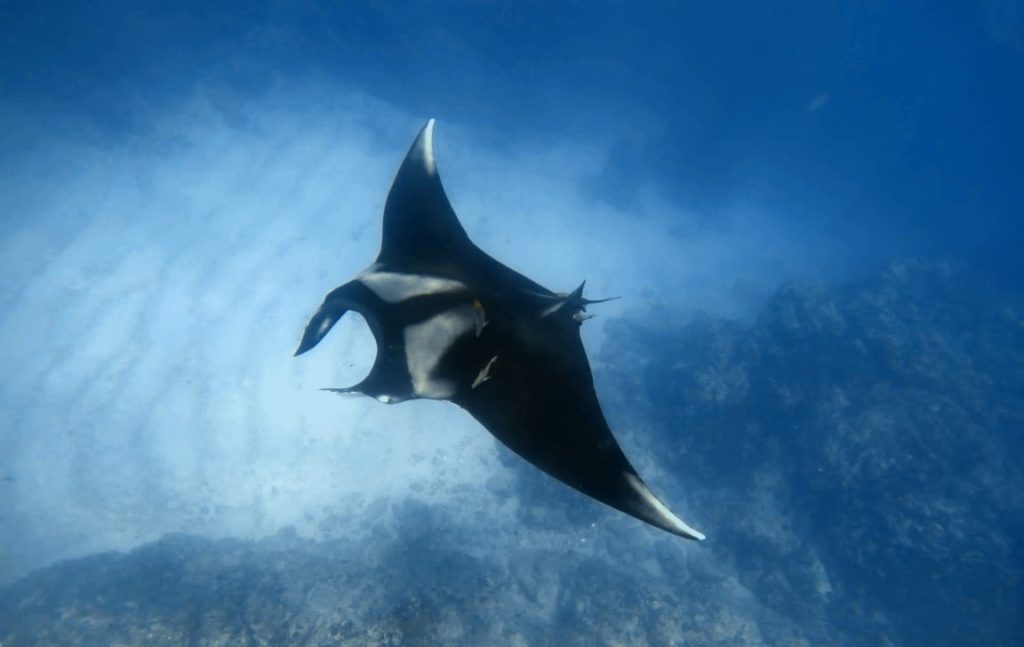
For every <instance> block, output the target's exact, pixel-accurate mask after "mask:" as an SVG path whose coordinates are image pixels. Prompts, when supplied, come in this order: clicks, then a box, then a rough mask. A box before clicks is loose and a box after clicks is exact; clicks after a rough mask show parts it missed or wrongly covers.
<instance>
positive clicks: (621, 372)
mask: <svg viewBox="0 0 1024 647" xmlns="http://www.w3.org/2000/svg"><path fill="white" fill-rule="evenodd" d="M679 316H680V315H679V314H678V313H675V312H671V311H668V310H666V311H654V312H649V313H644V314H642V315H639V314H638V315H637V316H631V317H629V318H625V319H621V320H618V321H615V322H610V323H609V327H608V333H609V339H610V340H611V341H610V342H609V343H607V344H605V346H604V349H603V352H602V353H600V354H599V355H598V356H597V357H596V358H595V359H596V362H595V365H596V366H597V369H596V371H595V373H596V374H597V376H598V385H599V390H600V392H601V396H602V399H603V402H604V406H605V409H606V411H607V412H608V416H609V419H610V421H611V422H612V426H613V428H615V429H619V430H623V431H622V434H623V435H624V437H626V438H627V439H628V441H629V444H630V447H631V448H632V452H631V453H632V455H634V456H648V457H656V458H652V459H647V460H646V463H645V464H656V465H657V466H658V468H659V469H660V470H662V471H663V472H666V473H668V474H669V475H670V476H671V475H675V476H676V477H678V480H679V481H680V482H684V483H685V484H686V488H687V490H688V491H687V497H688V499H687V500H688V505H687V512H690V511H693V514H692V515H691V514H687V515H685V516H686V517H687V518H688V519H687V520H688V521H693V522H694V525H696V526H697V527H699V528H701V529H702V530H704V531H706V532H707V533H708V535H709V539H708V540H707V541H706V542H703V543H701V544H693V543H687V542H681V541H680V540H678V539H676V538H673V537H668V536H662V535H660V534H658V533H655V532H653V531H651V532H645V533H637V532H636V531H635V529H634V527H633V526H630V525H629V524H630V521H629V520H620V519H617V518H616V519H615V520H614V521H612V522H609V523H607V524H604V526H603V528H598V529H594V528H592V527H591V524H592V522H593V519H594V517H593V510H592V509H593V506H589V505H588V504H587V503H586V502H581V500H580V497H577V496H576V495H574V494H571V493H568V491H567V490H566V489H565V488H563V487H562V486H560V485H558V484H555V483H553V482H551V481H550V480H549V479H546V478H545V477H541V476H538V475H537V474H536V473H535V472H534V471H533V470H531V469H529V468H526V467H522V466H519V465H518V464H517V463H515V462H514V461H511V459H510V464H512V465H514V466H515V472H514V474H515V479H514V481H513V483H512V485H511V486H508V487H506V488H504V489H502V488H496V491H495V496H496V497H517V498H518V499H519V500H520V505H519V506H518V508H517V513H516V514H517V524H515V525H513V526H503V527H500V528H494V527H488V526H487V525H486V520H484V519H481V520H479V521H478V522H476V523H475V522H474V519H472V518H467V517H466V516H465V515H461V516H459V515H453V514H452V511H446V510H442V509H438V508H436V507H430V506H426V505H424V504H421V503H417V502H415V501H406V502H391V503H388V504H387V508H388V509H387V511H386V514H387V516H388V519H389V520H390V521H389V524H387V525H386V526H385V525H382V526H381V528H380V530H379V532H377V533H376V534H372V535H371V537H372V540H370V541H367V540H366V539H365V538H364V539H361V540H359V541H355V540H351V541H349V540H346V539H344V538H339V539H336V540H331V541H321V542H313V541H310V540H306V539H303V538H301V537H298V536H295V534H294V533H291V532H288V531H284V532H282V533H279V534H278V535H276V536H274V537H270V538H267V539H263V540H259V541H237V540H230V539H219V540H213V539H207V538H201V537H196V536H188V535H168V536H166V537H164V538H163V539H161V540H160V541H157V542H154V543H151V544H147V545H144V546H141V547H139V548H137V549H135V550H133V551H131V552H128V553H108V554H100V555H94V556H90V557H87V558H83V559H78V560H73V561H66V562H62V563H59V564H56V565H53V566H50V567H48V568H45V569H41V570H38V571H35V572H34V573H32V574H30V575H28V576H27V577H24V578H22V579H21V580H19V581H17V582H15V583H13V584H10V585H8V586H6V587H4V588H3V589H0V644H2V645H3V646H4V647H9V646H13V645H33V644H62V645H63V644H104V645H115V644H126V645H136V644H138V645H143V644H144V645H185V644H196V645H206V644H209V645H217V644H224V645H282V644H289V645H303V644H305V645H332V644H353V645H357V644H358V645H361V644H369V645H436V644H465V645H555V644H558V645H595V644H601V645H603V644H607V645H673V644H691V645H700V644H716V645H717V644H734V645H756V644H769V645H781V644H786V645H799V644H805V645H820V644H850V645H862V644H879V645H884V644H892V645H936V644H984V645H1013V644H1022V643H1024V616H1022V615H1021V614H1020V609H1021V601H1022V600H1024V539H1022V537H1024V470H1022V467H1021V461H1020V457H1021V456H1024V301H1022V299H1021V297H1020V294H1019V293H1017V292H1016V291H1015V290H1014V289H1012V288H1008V287H1006V286H997V285H996V284H994V283H992V282H991V281H989V280H988V279H987V278H986V277H985V276H983V275H981V274H978V273H976V272H973V271H972V270H970V269H969V268H967V267H964V266H962V265H959V264H956V263H936V262H925V261H913V260H911V261H902V262H899V263H894V264H892V265H890V266H888V267H887V268H885V269H884V270H883V271H881V272H879V273H877V274H875V275H873V276H871V277H868V278H866V279H863V280H860V281H856V282H852V283H849V284H846V285H843V286H840V287H837V288H823V287H814V286H801V285H787V286H785V287H783V288H781V289H780V290H779V291H778V292H777V294H776V295H775V296H774V297H773V298H772V299H771V300H770V302H769V303H768V304H767V305H766V306H765V308H764V310H763V312H762V313H761V315H760V316H759V317H758V318H757V320H756V321H755V322H753V323H752V324H740V323H736V322H729V321H722V320H715V319H709V318H697V319H693V320H690V321H688V322H685V323H677V322H678V321H679ZM641 471H643V470H641ZM667 498H669V499H670V500H671V497H667ZM689 517H692V519H691V518H689ZM627 530H628V531H627Z"/></svg>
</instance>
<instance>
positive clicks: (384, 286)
mask: <svg viewBox="0 0 1024 647" xmlns="http://www.w3.org/2000/svg"><path fill="white" fill-rule="evenodd" d="M357 278H358V280H359V281H361V282H362V284H363V285H365V286H366V287H368V288H369V289H370V291H371V292H373V293H374V294H376V295H377V296H378V297H380V299H381V301H384V302H385V303H401V302H402V301H405V300H407V299H411V298H413V297H419V296H424V295H428V294H445V293H449V292H460V291H464V290H466V289H467V288H466V284H465V283H462V282H460V281H455V280H452V279H442V278H438V277H436V276H426V275H424V274H399V273H398V272H375V271H371V270H367V271H366V272H363V273H362V274H360V275H359V276H358V277H357Z"/></svg>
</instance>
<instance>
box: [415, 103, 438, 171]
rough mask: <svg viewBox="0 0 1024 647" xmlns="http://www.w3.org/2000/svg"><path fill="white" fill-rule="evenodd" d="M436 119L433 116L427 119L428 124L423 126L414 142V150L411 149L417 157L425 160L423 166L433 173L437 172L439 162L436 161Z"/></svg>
mask: <svg viewBox="0 0 1024 647" xmlns="http://www.w3.org/2000/svg"><path fill="white" fill-rule="evenodd" d="M436 121H437V120H436V119H434V118H433V117H431V118H430V119H427V123H426V125H424V126H423V129H422V130H421V131H420V134H419V136H418V137H417V138H416V142H415V143H414V144H413V147H412V151H410V152H413V151H414V152H415V153H416V154H417V157H419V158H420V159H421V160H422V162H423V167H424V168H425V169H426V170H427V173H430V174H431V175H433V174H434V173H436V172H437V163H436V162H435V161H434V124H435V123H436Z"/></svg>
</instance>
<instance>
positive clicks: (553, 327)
mask: <svg viewBox="0 0 1024 647" xmlns="http://www.w3.org/2000/svg"><path fill="white" fill-rule="evenodd" d="M433 139H434V120H433V119H431V120H430V121H428V122H427V124H426V126H424V127H423V129H422V130H421V131H420V133H419V136H417V138H416V140H415V141H414V142H413V145H412V147H411V148H410V149H409V152H408V154H407V155H406V156H405V160H404V161H403V162H402V165H401V166H400V167H399V169H398V173H397V175H396V176H395V180H394V182H393V184H392V186H391V191H390V193H388V197H387V201H386V203H385V206H384V227H383V236H382V240H381V247H380V253H379V254H378V255H377V260H375V261H374V262H373V264H371V265H370V266H369V267H367V268H366V269H365V270H363V272H362V273H360V274H359V275H358V276H356V277H355V278H354V279H353V280H351V281H349V282H348V283H345V284H344V285H342V286H341V287H338V288H336V289H334V290H332V291H331V292H330V293H328V294H327V296H326V297H325V298H324V302H323V304H321V306H320V308H319V309H318V310H317V311H316V313H315V314H314V315H313V317H312V318H311V319H310V320H309V323H308V324H307V325H306V329H305V331H304V333H303V335H302V340H301V341H300V342H299V347H298V349H297V350H296V351H295V354H296V355H301V354H302V353H305V352H306V351H308V350H310V349H311V348H313V347H314V346H316V345H317V344H318V343H319V342H320V340H321V339H323V338H324V336H325V335H326V334H327V333H328V331H330V329H331V327H333V326H334V324H335V323H337V322H338V320H339V319H340V318H341V317H342V315H344V314H345V313H346V312H347V311H349V310H352V311H354V312H357V313H359V314H360V315H362V316H363V318H364V319H365V320H366V322H367V324H368V325H369V327H370V331H371V332H372V333H373V337H374V339H375V340H376V342H377V356H376V359H375V361H374V363H373V367H372V368H371V369H370V372H369V374H368V375H367V376H366V378H365V379H363V381H361V382H359V383H358V384H356V385H354V386H349V387H346V388H331V389H324V390H326V391H333V392H335V393H358V394H364V395H367V396H370V397H373V398H376V399H377V400H379V401H380V402H384V403H387V404H394V403H398V402H403V401H406V400H410V399H414V398H431V399H435V400H447V401H449V402H454V403H455V404H457V405H458V406H460V407H462V408H463V409H465V410H466V411H468V412H469V414H470V415H471V416H473V417H474V418H475V419H476V420H477V421H479V422H480V424H482V425H483V426H484V427H485V428H486V429H487V431H489V432H490V433H491V434H493V435H494V437H495V438H497V439H498V440H499V441H501V442H502V443H504V444H505V445H506V446H507V447H508V448H510V449H511V450H512V451H513V452H515V453H516V454H518V455H519V456H521V457H522V458H524V459H526V460H527V461H529V462H530V463H532V464H533V465H534V466H536V467H538V468H540V469H541V470H543V471H544V472H546V473H548V474H550V475H551V476H553V477H555V478H556V479H558V480H560V481H562V482H563V483H565V484H567V485H569V486H571V487H573V488H575V489H576V490H579V491H580V492H582V493H583V494H586V495H587V496H590V497H592V498H594V499H596V500H598V501H600V502H602V503H605V504H607V505H609V506H611V507H613V508H616V509H618V510H620V511H622V512H625V513H626V514H628V515H632V516H633V517H636V518H637V519H639V520H641V521H644V522H646V523H648V524H650V525H652V526H655V527H657V528H661V529H663V530H666V531H668V532H670V533H673V534H675V535H679V536H681V537H685V538H687V539H696V540H701V539H704V535H703V534H701V533H700V532H698V531H697V530H694V529H693V528H691V527H690V526H688V525H687V524H686V523H684V522H683V521H682V520H681V519H680V518H679V517H677V516H676V515H675V514H673V513H672V512H671V511H670V510H669V509H668V507H667V506H666V505H665V504H664V503H662V502H661V500H660V499H658V497H656V496H655V495H654V493H653V492H652V491H651V489H650V488H649V487H648V486H647V484H645V483H644V481H643V480H642V479H641V478H640V476H639V475H638V474H637V472H636V470H635V469H634V468H633V466H632V465H631V464H630V462H629V460H628V459H627V458H626V456H625V454H624V453H623V452H622V449H621V448H620V447H619V444H618V442H616V440H615V437H614V436H613V435H612V432H611V429H609V427H608V423H607V422H606V421H605V418H604V414H603V413H602V411H601V405H600V404H599V403H598V399H597V393H596V392H595V390H594V379H593V376H592V374H591V371H590V364H589V362H588V360H587V355H586V352H585V351H584V348H583V342H582V340H581V338H580V326H581V325H582V323H583V322H584V321H586V320H587V319H588V318H589V317H590V316H592V315H590V314H589V313H587V306H589V305H592V304H595V303H600V302H602V301H607V299H600V300H597V299H588V298H586V297H585V296H583V288H584V284H585V282H584V283H580V285H579V287H577V288H576V289H575V290H572V291H571V292H553V291H551V290H549V289H547V288H545V287H544V286H542V285H540V284H539V283H537V282H535V281H532V280H531V279H528V278H527V277H525V276H523V275H522V274H520V273H518V272H516V271H515V270H513V269H511V268H509V267H507V266H505V265H503V264H502V263H500V262H498V261H497V260H495V259H494V258H492V257H491V256H489V255H488V254H487V253H485V252H484V251H483V250H481V249H480V248H479V247H477V246H476V245H475V244H474V243H473V241H471V240H470V238H469V236H468V235H467V234H466V231H465V229H463V227H462V224H461V223H460V222H459V219H458V217H457V216H456V215H455V211H454V210H453V209H452V206H451V204H450V203H449V201H448V197H447V195H446V194H445V191H444V187H442V185H441V179H440V176H439V175H438V172H437V164H436V162H435V160H434V147H433Z"/></svg>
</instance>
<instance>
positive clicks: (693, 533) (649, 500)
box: [624, 473, 707, 541]
mask: <svg viewBox="0 0 1024 647" xmlns="http://www.w3.org/2000/svg"><path fill="white" fill-rule="evenodd" d="M624 476H625V479H626V482H627V483H628V484H629V487H630V489H632V491H633V493H634V495H638V496H639V498H640V501H642V504H641V505H640V506H637V507H634V508H633V509H631V510H627V512H629V514H632V515H633V516H635V517H637V518H639V519H642V520H643V521H646V522H647V523H649V524H651V525H653V526H657V527H658V528H661V529H662V530H666V531H668V532H670V533H672V534H673V535H678V536H680V537H683V538H685V539H692V540H694V541H704V540H705V539H706V538H707V537H706V536H705V535H704V533H702V532H701V531H699V530H696V529H694V528H691V527H690V526H689V525H688V524H687V523H686V522H685V521H683V520H682V519H680V518H679V517H677V516H676V514H675V513H674V512H672V511H671V510H669V509H668V506H666V505H665V504H664V503H662V501H661V499H659V498H658V497H657V496H655V494H654V492H652V491H651V489H650V488H649V487H647V484H646V483H644V482H643V480H642V479H641V478H640V477H639V476H637V475H636V474H635V473H626V474H625V475H624Z"/></svg>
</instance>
